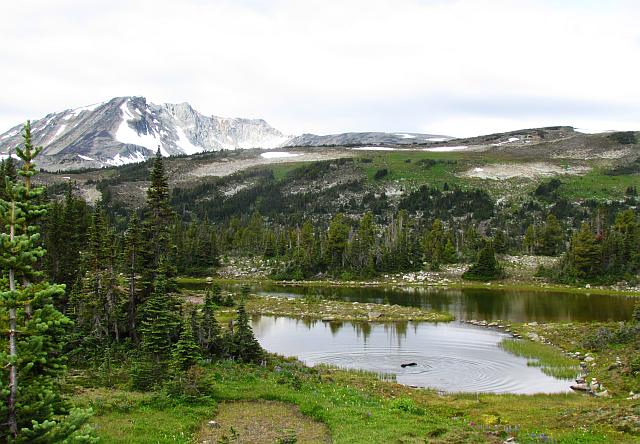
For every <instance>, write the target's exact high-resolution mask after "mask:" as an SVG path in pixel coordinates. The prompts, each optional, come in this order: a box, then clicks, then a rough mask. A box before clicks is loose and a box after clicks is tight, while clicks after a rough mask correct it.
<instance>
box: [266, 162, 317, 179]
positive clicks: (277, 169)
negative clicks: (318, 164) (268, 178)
mask: <svg viewBox="0 0 640 444" xmlns="http://www.w3.org/2000/svg"><path fill="white" fill-rule="evenodd" d="M308 163H310V162H284V163H278V164H274V165H269V166H268V168H269V169H270V170H271V171H272V172H273V177H274V179H275V181H276V182H280V181H282V180H284V179H285V178H286V177H287V175H288V174H289V173H290V172H291V171H293V170H295V169H298V168H300V167H301V166H303V165H306V164H308Z"/></svg>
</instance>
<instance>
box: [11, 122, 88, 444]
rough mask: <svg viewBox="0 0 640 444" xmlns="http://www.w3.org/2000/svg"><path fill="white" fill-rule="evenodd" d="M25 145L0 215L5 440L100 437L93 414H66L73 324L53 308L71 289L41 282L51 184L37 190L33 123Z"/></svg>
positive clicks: (74, 412) (37, 440) (18, 151)
mask: <svg viewBox="0 0 640 444" xmlns="http://www.w3.org/2000/svg"><path fill="white" fill-rule="evenodd" d="M23 137H24V147H23V148H22V149H21V148H18V149H17V150H16V151H17V155H18V157H19V158H20V159H21V160H22V162H23V168H22V169H21V170H20V172H19V176H20V179H21V180H16V181H11V180H10V179H8V178H7V177H5V183H4V190H5V192H4V196H5V198H4V199H0V218H1V219H2V220H3V221H4V222H5V223H6V225H4V226H3V227H2V232H0V246H1V248H0V270H2V274H3V277H4V278H5V279H6V284H4V285H3V286H2V287H1V288H0V325H2V326H3V329H5V328H6V329H7V331H8V340H6V341H5V340H2V341H0V344H2V345H3V349H4V350H3V351H2V352H0V383H1V386H2V388H1V389H0V396H1V397H2V398H3V399H4V401H5V402H3V403H2V405H1V406H0V423H2V424H5V425H6V427H2V428H0V440H1V441H14V442H59V441H63V440H65V439H69V440H73V441H74V442H91V441H93V438H92V433H91V432H90V431H89V430H87V429H86V428H85V427H84V424H85V423H86V421H87V419H88V416H89V412H88V411H80V410H75V411H73V412H72V414H71V415H69V416H64V412H65V411H66V406H65V405H64V403H63V402H62V400H61V398H60V395H59V393H60V387H59V381H60V377H61V376H62V375H63V373H64V371H65V366H64V361H65V360H64V356H63V354H62V348H63V345H64V343H63V340H64V337H65V334H66V331H67V329H68V328H69V326H70V325H71V321H70V320H69V319H68V318H67V317H65V316H64V315H63V314H62V313H60V312H59V311H58V310H57V309H56V308H55V307H54V305H53V301H54V300H55V299H56V298H60V297H61V296H62V295H63V294H64V286H63V285H55V284H49V283H47V282H45V281H42V280H41V278H42V272H39V271H37V270H36V268H35V265H36V263H37V262H38V260H39V259H40V258H42V257H43V255H44V254H45V250H44V249H43V248H42V246H41V245H39V241H40V234H39V233H38V227H37V226H36V225H34V221H35V220H37V219H38V218H40V217H42V216H43V215H44V214H46V208H45V207H43V206H42V205H40V204H38V203H37V202H38V200H39V198H40V196H41V195H42V193H43V192H44V188H42V187H32V186H31V178H32V176H33V175H34V174H36V170H35V165H34V164H33V159H34V158H35V157H36V156H37V155H38V154H39V153H40V152H41V151H42V148H41V147H38V148H34V147H33V145H32V144H31V126H30V123H29V122H27V124H26V125H25V127H24V135H23Z"/></svg>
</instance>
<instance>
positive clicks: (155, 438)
mask: <svg viewBox="0 0 640 444" xmlns="http://www.w3.org/2000/svg"><path fill="white" fill-rule="evenodd" d="M157 398H158V397H157V396H156V394H154V393H139V392H130V391H125V390H113V389H111V390H109V389H97V390H87V391H83V392H81V393H80V394H79V395H76V396H75V397H74V401H75V402H76V403H78V404H80V405H87V406H90V407H92V408H93V410H94V411H95V412H96V414H95V416H94V417H93V418H92V419H91V421H90V422H91V424H92V425H93V426H94V428H95V429H96V432H97V434H98V436H99V437H100V438H101V442H102V443H122V444H125V443H132V444H138V443H139V444H144V443H184V444H188V443H192V442H193V441H192V436H193V434H194V433H195V431H196V430H197V429H198V428H199V427H200V425H201V424H202V422H203V421H205V420H206V419H207V418H210V417H211V416H212V415H213V412H215V407H216V403H215V401H211V402H210V403H208V404H198V405H189V404H186V403H184V404H183V403H179V404H178V403H171V402H168V400H166V399H165V400H164V401H159V400H158V399H157Z"/></svg>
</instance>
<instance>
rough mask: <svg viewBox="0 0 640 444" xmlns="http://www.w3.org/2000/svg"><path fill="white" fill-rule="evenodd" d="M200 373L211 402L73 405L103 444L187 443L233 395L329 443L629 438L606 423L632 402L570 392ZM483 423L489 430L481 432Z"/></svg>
mask: <svg viewBox="0 0 640 444" xmlns="http://www.w3.org/2000/svg"><path fill="white" fill-rule="evenodd" d="M274 365H278V367H279V371H277V372H276V371H274ZM205 375H206V378H207V380H208V383H209V387H210V389H209V393H210V397H211V399H209V400H204V401H201V402H199V403H198V402H195V403H194V402H193V401H191V402H181V401H179V399H177V398H175V397H168V396H166V395H163V394H162V393H161V392H159V393H149V394H141V393H136V392H127V391H125V390H117V389H97V390H96V389H93V390H83V391H81V392H80V393H79V394H78V395H77V396H76V397H75V401H76V402H78V403H80V404H84V405H90V406H92V407H93V408H94V410H95V411H96V416H95V417H94V419H93V423H94V424H95V425H96V426H97V427H98V434H99V435H100V436H101V437H102V439H103V441H102V442H104V443H124V442H131V443H147V442H148V443H170V442H178V443H188V442H193V441H192V439H193V438H192V437H193V434H195V433H196V431H197V430H198V429H199V427H200V426H201V425H202V424H204V423H205V422H206V421H208V420H211V419H214V418H215V411H216V405H217V403H218V402H223V401H237V400H247V401H251V400H268V401H279V402H282V403H286V404H292V405H296V406H297V407H298V409H299V411H300V412H301V413H302V414H304V415H306V416H307V417H309V418H311V419H314V420H316V421H320V422H322V423H324V424H326V426H327V427H328V430H329V432H330V434H331V437H332V441H333V442H334V443H338V444H340V443H356V444H357V443H367V444H368V443H414V442H415V443H423V442H437V443H440V444H445V443H451V444H453V443H467V442H472V443H482V442H491V443H495V442H502V441H504V439H506V437H507V436H508V434H507V433H505V431H506V430H508V429H514V428H515V427H517V428H518V430H519V432H518V433H517V441H518V442H521V443H527V442H536V441H535V440H534V439H531V438H530V433H545V434H546V435H549V436H552V437H554V438H555V439H556V440H557V442H558V443H599V442H617V443H631V442H636V441H635V438H636V437H635V436H633V435H630V434H628V433H623V432H619V431H617V430H616V429H615V424H616V421H618V418H619V417H620V418H624V417H626V416H628V415H630V414H632V413H631V412H632V403H629V402H626V401H616V400H603V399H595V398H588V397H585V396H581V395H577V394H561V395H535V396H524V395H479V396H478V395H475V394H452V395H444V396H443V395H440V394H437V393H435V392H433V391H430V390H414V389H410V388H407V387H404V386H400V385H397V384H393V383H388V382H384V381H380V379H379V378H377V377H376V376H375V375H372V374H370V373H367V372H348V371H344V370H338V369H332V368H327V367H320V368H317V369H310V368H306V367H304V366H302V365H300V364H299V363H297V362H295V361H292V360H278V361H276V362H274V363H273V364H272V365H271V366H268V367H259V366H251V365H239V364H234V363H231V362H223V363H219V364H213V365H209V366H206V367H205ZM87 380H88V381H92V380H93V378H91V377H89V378H87ZM568 418H570V419H568ZM620 420H622V419H620ZM489 425H491V426H492V427H493V426H494V425H495V426H497V429H496V428H492V429H491V431H489V430H487V427H486V426H489ZM496 430H497V431H498V432H499V438H500V439H501V440H500V441H497V440H496V435H495V434H494V432H495V431H496ZM500 432H502V433H500Z"/></svg>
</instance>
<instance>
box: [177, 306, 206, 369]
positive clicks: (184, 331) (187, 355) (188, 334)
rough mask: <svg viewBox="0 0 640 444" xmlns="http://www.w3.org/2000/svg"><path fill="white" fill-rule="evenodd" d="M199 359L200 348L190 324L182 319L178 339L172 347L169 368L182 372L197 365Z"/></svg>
mask: <svg viewBox="0 0 640 444" xmlns="http://www.w3.org/2000/svg"><path fill="white" fill-rule="evenodd" d="M200 359H201V356H200V348H199V347H198V344H197V343H196V340H195V338H194V336H193V329H192V327H191V324H190V322H189V321H187V319H186V318H183V320H182V328H181V331H180V339H179V340H178V342H176V343H175V345H174V346H173V351H172V353H171V367H172V368H173V369H174V370H177V371H184V370H187V369H188V368H189V367H191V366H193V365H195V364H197V363H198V361H200Z"/></svg>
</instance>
